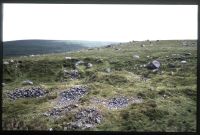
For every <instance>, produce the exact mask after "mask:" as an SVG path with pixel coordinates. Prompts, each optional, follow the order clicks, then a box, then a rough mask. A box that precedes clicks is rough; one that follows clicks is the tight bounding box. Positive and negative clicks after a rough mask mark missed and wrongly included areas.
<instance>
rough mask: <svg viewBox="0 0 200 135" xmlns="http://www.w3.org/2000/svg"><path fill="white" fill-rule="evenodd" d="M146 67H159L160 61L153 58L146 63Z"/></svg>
mask: <svg viewBox="0 0 200 135" xmlns="http://www.w3.org/2000/svg"><path fill="white" fill-rule="evenodd" d="M146 67H147V68H148V69H151V70H152V69H159V68H160V62H159V61H157V60H154V61H152V62H150V63H148V64H147V66H146Z"/></svg>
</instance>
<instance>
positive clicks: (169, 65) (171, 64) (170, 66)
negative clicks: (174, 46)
mask: <svg viewBox="0 0 200 135" xmlns="http://www.w3.org/2000/svg"><path fill="white" fill-rule="evenodd" d="M168 67H169V68H175V67H176V65H175V64H173V63H169V64H168Z"/></svg>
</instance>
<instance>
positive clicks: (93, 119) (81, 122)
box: [67, 108, 103, 129]
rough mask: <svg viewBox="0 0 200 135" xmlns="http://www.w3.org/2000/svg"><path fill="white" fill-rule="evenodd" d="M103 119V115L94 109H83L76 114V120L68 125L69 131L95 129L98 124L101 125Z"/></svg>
mask: <svg viewBox="0 0 200 135" xmlns="http://www.w3.org/2000/svg"><path fill="white" fill-rule="evenodd" d="M102 119H103V117H102V115H101V113H100V112H99V111H98V110H96V109H94V108H92V109H82V110H80V111H79V112H77V113H76V114H75V120H74V121H73V122H71V123H69V124H67V129H87V128H94V127H95V126H96V125H97V124H100V123H101V121H102Z"/></svg>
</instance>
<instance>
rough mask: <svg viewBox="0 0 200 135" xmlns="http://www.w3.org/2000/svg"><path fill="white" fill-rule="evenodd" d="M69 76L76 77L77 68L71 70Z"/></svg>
mask: <svg viewBox="0 0 200 135" xmlns="http://www.w3.org/2000/svg"><path fill="white" fill-rule="evenodd" d="M70 77H71V79H77V78H78V77H79V73H78V70H76V69H75V70H71V72H70Z"/></svg>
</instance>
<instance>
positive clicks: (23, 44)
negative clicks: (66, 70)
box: [3, 40, 113, 57]
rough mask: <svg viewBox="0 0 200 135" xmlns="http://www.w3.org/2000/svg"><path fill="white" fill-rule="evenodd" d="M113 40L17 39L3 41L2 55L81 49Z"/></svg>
mask: <svg viewBox="0 0 200 135" xmlns="http://www.w3.org/2000/svg"><path fill="white" fill-rule="evenodd" d="M111 43H113V42H102V41H81V40H17V41H7V42H4V43H3V56H4V57H8V56H23V55H38V54H48V53H62V52H69V51H76V50H81V49H83V48H88V47H92V46H93V47H96V46H104V45H108V44H111Z"/></svg>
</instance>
